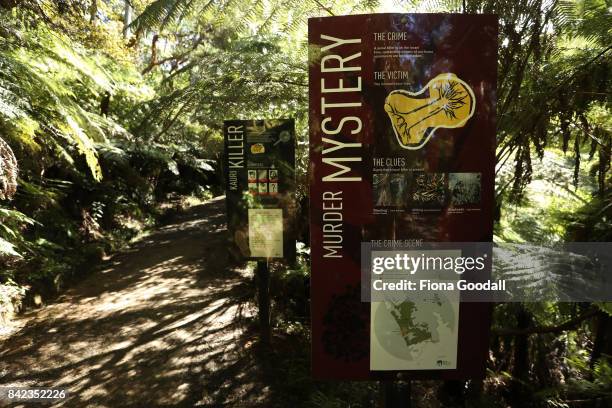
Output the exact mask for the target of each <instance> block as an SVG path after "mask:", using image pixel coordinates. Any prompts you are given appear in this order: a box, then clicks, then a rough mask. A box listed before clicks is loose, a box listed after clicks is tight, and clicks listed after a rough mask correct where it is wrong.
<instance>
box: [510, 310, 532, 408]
mask: <svg viewBox="0 0 612 408" xmlns="http://www.w3.org/2000/svg"><path fill="white" fill-rule="evenodd" d="M516 323H517V327H518V329H519V330H520V329H527V328H528V327H529V326H531V313H529V311H527V310H526V309H525V308H524V307H523V305H522V304H519V305H518V311H517V313H516ZM513 357H514V364H513V367H512V384H511V385H510V396H509V399H510V401H509V402H510V405H511V406H512V407H516V408H519V407H520V408H523V407H524V406H525V401H526V400H528V396H527V395H526V394H527V389H526V388H527V387H526V384H527V382H528V381H529V336H528V335H526V334H521V335H518V336H515V338H514V356H513Z"/></svg>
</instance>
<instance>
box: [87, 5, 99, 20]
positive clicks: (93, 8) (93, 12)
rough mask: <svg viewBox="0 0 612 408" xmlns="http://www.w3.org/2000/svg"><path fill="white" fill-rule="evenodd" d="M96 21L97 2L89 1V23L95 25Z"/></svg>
mask: <svg viewBox="0 0 612 408" xmlns="http://www.w3.org/2000/svg"><path fill="white" fill-rule="evenodd" d="M97 21H98V0H91V5H90V6H89V22H90V23H91V24H92V25H96V23H97Z"/></svg>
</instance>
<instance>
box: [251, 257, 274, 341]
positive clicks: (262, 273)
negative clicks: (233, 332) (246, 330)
mask: <svg viewBox="0 0 612 408" xmlns="http://www.w3.org/2000/svg"><path fill="white" fill-rule="evenodd" d="M255 275H256V278H257V304H258V307H259V330H260V341H261V343H262V344H264V345H269V344H270V335H271V326H270V268H269V266H268V261H267V260H266V261H257V269H256V270H255Z"/></svg>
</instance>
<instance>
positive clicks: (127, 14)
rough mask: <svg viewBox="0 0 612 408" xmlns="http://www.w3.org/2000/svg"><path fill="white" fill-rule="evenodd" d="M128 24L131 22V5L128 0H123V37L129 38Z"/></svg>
mask: <svg viewBox="0 0 612 408" xmlns="http://www.w3.org/2000/svg"><path fill="white" fill-rule="evenodd" d="M130 24H132V5H131V4H130V0H125V7H124V9H123V38H129V37H130V35H131V34H132V33H131V30H130Z"/></svg>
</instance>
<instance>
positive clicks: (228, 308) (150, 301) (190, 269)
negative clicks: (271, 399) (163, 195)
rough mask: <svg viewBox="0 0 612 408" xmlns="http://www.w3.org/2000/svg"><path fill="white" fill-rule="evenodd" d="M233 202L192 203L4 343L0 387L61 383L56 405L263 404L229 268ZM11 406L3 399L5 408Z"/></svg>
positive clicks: (244, 304) (244, 290) (241, 293)
mask: <svg viewBox="0 0 612 408" xmlns="http://www.w3.org/2000/svg"><path fill="white" fill-rule="evenodd" d="M225 234H226V227H225V201H224V199H223V198H222V197H219V198H216V199H213V200H211V201H208V202H206V203H205V204H203V205H200V206H197V207H193V208H191V209H189V210H188V211H187V212H185V213H183V214H181V215H178V216H177V217H176V218H175V219H174V220H173V222H172V223H171V224H169V225H165V226H162V227H160V228H158V229H157V230H155V231H154V232H153V233H152V234H151V235H149V236H147V237H145V238H143V239H142V240H140V241H139V242H137V243H136V244H135V245H133V246H132V247H131V248H130V249H129V250H128V251H126V252H122V253H120V254H118V255H116V256H114V257H113V258H112V259H110V260H109V261H107V262H105V263H104V264H102V265H101V266H100V267H99V268H96V271H95V272H94V273H92V274H90V275H89V276H88V277H87V278H86V279H85V280H83V281H82V282H80V283H79V284H77V285H75V286H73V287H72V288H70V289H69V290H68V291H66V292H65V293H64V294H63V295H62V296H61V297H60V298H58V299H57V301H55V302H54V303H52V304H50V305H48V306H46V307H44V308H42V309H39V310H32V311H30V312H28V313H26V314H25V315H23V316H21V317H20V319H19V320H17V324H18V325H19V326H20V328H18V329H17V330H16V331H15V332H14V333H13V334H12V335H11V336H10V337H8V338H5V339H0V342H1V343H0V386H8V385H10V386H27V387H60V388H66V389H67V390H68V393H69V395H68V400H67V401H61V402H58V403H57V404H56V405H52V406H70V407H85V406H88V407H127V406H134V407H155V406H170V405H171V406H185V407H189V406H253V405H259V403H264V400H265V399H266V398H267V395H266V394H267V389H266V388H265V386H264V385H263V384H262V383H261V382H260V381H262V380H263V378H262V377H264V376H263V375H262V373H261V368H260V364H259V363H258V362H257V361H255V359H256V357H255V356H256V355H257V354H259V353H253V350H252V348H253V347H255V344H256V343H255V340H256V336H255V334H254V333H251V331H249V330H246V329H245V325H244V324H243V319H241V317H244V316H246V315H250V314H252V313H253V311H252V310H250V309H249V306H248V294H249V293H250V292H249V287H248V285H250V284H251V283H250V282H251V279H250V278H249V276H247V271H246V270H245V269H241V268H240V267H237V266H233V265H231V264H230V263H229V261H228V259H229V257H228V252H227V249H226V248H227V247H226V238H225V236H226V235H225ZM2 404H3V402H2V401H0V406H2Z"/></svg>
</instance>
